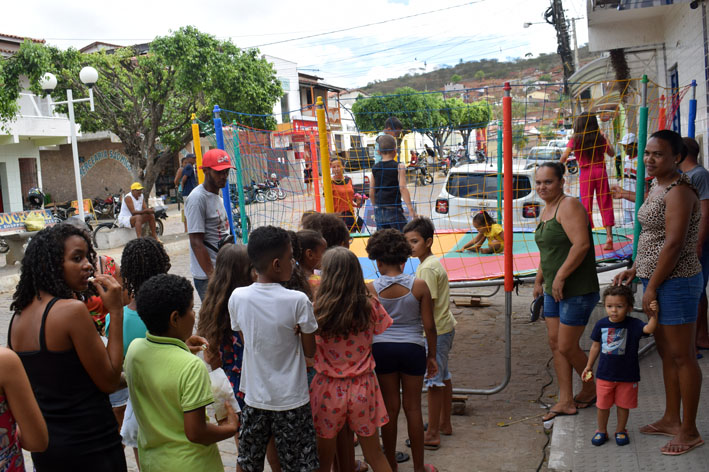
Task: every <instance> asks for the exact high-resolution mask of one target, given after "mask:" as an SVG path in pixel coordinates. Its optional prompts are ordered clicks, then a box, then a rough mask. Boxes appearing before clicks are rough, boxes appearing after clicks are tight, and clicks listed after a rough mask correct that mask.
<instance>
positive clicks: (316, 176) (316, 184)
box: [308, 133, 321, 213]
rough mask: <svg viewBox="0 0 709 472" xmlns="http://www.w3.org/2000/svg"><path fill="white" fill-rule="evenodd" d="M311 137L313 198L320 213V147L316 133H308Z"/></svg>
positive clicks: (316, 209)
mask: <svg viewBox="0 0 709 472" xmlns="http://www.w3.org/2000/svg"><path fill="white" fill-rule="evenodd" d="M308 136H309V137H310V167H311V168H312V169H313V198H315V211H317V212H318V213H320V210H321V208H320V173H319V172H318V147H317V144H316V143H315V134H313V133H308Z"/></svg>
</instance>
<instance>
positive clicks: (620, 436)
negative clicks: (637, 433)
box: [615, 430, 630, 446]
mask: <svg viewBox="0 0 709 472" xmlns="http://www.w3.org/2000/svg"><path fill="white" fill-rule="evenodd" d="M615 443H616V444H617V445H619V446H625V445H626V444H630V436H628V430H623V431H621V432H620V433H615Z"/></svg>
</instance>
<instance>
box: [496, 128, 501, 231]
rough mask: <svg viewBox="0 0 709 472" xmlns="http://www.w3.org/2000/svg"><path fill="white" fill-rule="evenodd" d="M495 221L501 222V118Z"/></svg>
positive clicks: (498, 142) (498, 135) (498, 136)
mask: <svg viewBox="0 0 709 472" xmlns="http://www.w3.org/2000/svg"><path fill="white" fill-rule="evenodd" d="M497 222H498V223H499V224H502V120H499V121H498V122H497Z"/></svg>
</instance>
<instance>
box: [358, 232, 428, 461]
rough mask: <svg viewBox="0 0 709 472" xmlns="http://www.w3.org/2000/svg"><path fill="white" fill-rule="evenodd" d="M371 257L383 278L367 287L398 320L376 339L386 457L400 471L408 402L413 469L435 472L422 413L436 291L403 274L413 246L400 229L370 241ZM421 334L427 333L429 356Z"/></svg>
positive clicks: (373, 237) (377, 235)
mask: <svg viewBox="0 0 709 472" xmlns="http://www.w3.org/2000/svg"><path fill="white" fill-rule="evenodd" d="M367 254H368V255H369V258H370V259H372V260H374V261H376V262H377V269H378V270H379V273H380V274H381V277H379V278H378V279H376V280H375V281H374V282H370V283H369V284H368V287H369V289H370V291H374V292H376V293H377V295H379V300H380V302H381V304H382V305H383V306H384V309H385V310H386V311H387V313H389V316H391V318H392V319H393V320H394V324H392V325H391V326H390V327H389V329H387V330H386V331H384V332H383V333H382V334H378V335H375V336H374V341H373V344H372V354H373V355H374V360H375V361H376V364H377V367H376V373H377V379H378V380H379V386H380V387H381V389H382V396H383V397H384V405H386V409H387V413H388V414H389V423H387V424H386V425H384V426H382V442H383V443H384V453H385V454H386V456H387V460H388V461H389V464H390V466H391V468H392V470H396V451H395V446H396V433H397V419H398V417H399V409H400V408H401V403H402V401H403V404H404V414H405V415H406V423H407V426H408V430H409V438H410V440H411V455H412V456H413V460H414V471H415V472H432V471H435V470H436V468H435V467H433V466H432V465H430V464H424V462H423V450H424V447H425V445H424V442H423V436H424V434H423V416H422V414H421V389H422V388H423V377H424V374H426V375H428V376H429V377H432V376H434V375H435V374H436V372H438V365H437V364H436V324H435V322H434V320H433V300H432V299H431V292H430V291H429V290H428V285H427V284H426V281H425V280H423V279H417V278H416V277H415V276H413V275H410V274H404V273H403V270H402V267H403V266H404V264H405V263H406V261H407V260H408V258H409V256H411V246H410V245H409V243H408V241H406V237H405V236H404V234H403V233H401V232H400V231H398V230H396V229H383V230H380V231H377V232H376V233H374V234H373V235H372V236H371V237H370V238H369V241H367ZM422 332H424V333H425V335H426V342H427V344H428V354H427V353H426V343H424V338H423V336H421V333H422ZM400 390H401V395H399V391H400Z"/></svg>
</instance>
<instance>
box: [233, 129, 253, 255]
mask: <svg viewBox="0 0 709 472" xmlns="http://www.w3.org/2000/svg"><path fill="white" fill-rule="evenodd" d="M232 125H233V127H234V164H235V165H236V189H237V191H238V192H239V215H240V216H241V241H242V242H243V243H244V244H247V243H248V242H249V227H248V223H247V222H246V202H245V196H244V182H243V179H242V175H241V173H242V168H241V151H240V150H239V128H238V127H237V126H236V122H234V123H232Z"/></svg>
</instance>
